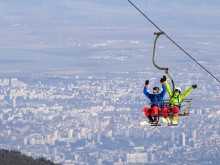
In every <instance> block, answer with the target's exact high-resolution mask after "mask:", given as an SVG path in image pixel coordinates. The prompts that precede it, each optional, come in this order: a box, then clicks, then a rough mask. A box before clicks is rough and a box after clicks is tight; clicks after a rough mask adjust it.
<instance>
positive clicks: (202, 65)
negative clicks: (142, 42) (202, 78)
mask: <svg viewBox="0 0 220 165" xmlns="http://www.w3.org/2000/svg"><path fill="white" fill-rule="evenodd" d="M128 2H130V4H131V5H132V6H134V7H135V8H136V9H137V10H138V11H139V12H140V13H141V14H142V15H143V16H144V17H145V18H146V19H147V20H148V21H149V22H150V23H151V24H153V25H154V26H155V27H156V28H157V29H158V30H159V31H160V32H163V33H164V35H165V36H166V37H167V38H168V39H169V40H170V41H171V42H172V43H173V44H175V45H176V46H177V47H178V48H179V49H180V50H182V51H183V52H184V53H185V54H186V55H187V56H188V57H190V58H191V59H192V60H193V61H194V62H196V63H197V64H198V65H199V66H200V67H202V68H203V69H204V70H205V71H206V72H207V73H208V74H209V75H211V76H212V77H213V78H214V79H216V80H217V81H218V82H219V83H220V80H219V79H218V78H217V77H216V76H214V75H213V74H212V73H211V72H210V71H208V70H207V69H206V68H205V67H204V66H203V65H201V64H200V63H199V62H198V61H197V60H196V59H195V58H193V57H192V56H191V55H190V54H189V53H187V52H186V51H185V50H184V49H183V48H182V47H181V46H179V45H178V44H177V43H176V42H175V41H174V40H172V39H171V38H170V37H169V36H168V35H167V34H166V33H165V32H164V31H162V30H161V29H160V28H159V27H158V26H157V25H156V24H155V23H154V22H153V21H152V20H151V19H149V18H148V17H147V16H146V15H145V14H144V13H143V12H142V11H141V10H140V9H139V8H138V7H137V6H136V5H135V4H134V3H132V2H131V1H130V0H128Z"/></svg>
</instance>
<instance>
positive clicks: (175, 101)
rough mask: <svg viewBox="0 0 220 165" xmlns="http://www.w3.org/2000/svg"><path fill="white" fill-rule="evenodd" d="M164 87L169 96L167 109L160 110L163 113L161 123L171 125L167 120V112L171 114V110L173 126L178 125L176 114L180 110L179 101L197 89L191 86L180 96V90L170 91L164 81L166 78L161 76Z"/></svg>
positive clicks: (168, 119) (195, 86) (194, 85)
mask: <svg viewBox="0 0 220 165" xmlns="http://www.w3.org/2000/svg"><path fill="white" fill-rule="evenodd" d="M163 80H164V85H165V86H166V90H167V92H168V94H169V96H170V101H169V102H170V105H169V107H164V108H162V113H163V117H164V118H163V119H162V121H163V122H165V123H168V125H171V124H172V122H171V120H170V118H169V114H168V113H169V112H172V110H173V125H178V112H179V109H180V104H181V101H182V100H183V99H184V98H185V97H187V96H188V95H189V94H190V93H191V91H192V90H194V89H196V88H197V85H196V84H193V85H192V87H190V88H189V89H188V90H186V91H185V92H184V93H182V94H181V88H176V89H175V90H174V91H173V92H172V91H171V89H170V86H169V84H168V82H167V81H166V76H163Z"/></svg>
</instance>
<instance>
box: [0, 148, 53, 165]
mask: <svg viewBox="0 0 220 165" xmlns="http://www.w3.org/2000/svg"><path fill="white" fill-rule="evenodd" d="M0 164H1V165H56V164H55V163H53V162H51V161H49V160H46V159H44V158H38V159H34V158H32V157H29V156H26V155H24V154H22V153H21V152H18V151H9V150H5V149H0Z"/></svg>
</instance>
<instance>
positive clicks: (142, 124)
mask: <svg viewBox="0 0 220 165" xmlns="http://www.w3.org/2000/svg"><path fill="white" fill-rule="evenodd" d="M163 123H165V124H159V123H157V124H151V123H149V122H147V121H145V120H144V121H141V122H140V126H178V124H168V123H167V122H164V121H163Z"/></svg>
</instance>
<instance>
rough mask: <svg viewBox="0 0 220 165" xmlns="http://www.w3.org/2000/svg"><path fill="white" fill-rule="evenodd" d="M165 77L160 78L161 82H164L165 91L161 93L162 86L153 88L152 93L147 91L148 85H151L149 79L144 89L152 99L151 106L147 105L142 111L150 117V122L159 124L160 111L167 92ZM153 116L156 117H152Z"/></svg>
mask: <svg viewBox="0 0 220 165" xmlns="http://www.w3.org/2000/svg"><path fill="white" fill-rule="evenodd" d="M164 81H165V80H164V78H161V79H160V82H161V84H162V88H163V91H162V92H161V93H160V88H159V87H157V86H155V87H154V88H153V94H150V93H149V92H148V91H147V87H148V85H149V80H146V81H145V85H144V90H143V93H144V94H145V95H146V96H147V97H148V98H149V99H150V101H151V107H145V108H143V109H142V112H143V113H144V115H145V116H146V117H147V118H148V119H149V123H150V124H158V112H159V107H160V105H161V102H162V101H163V97H164V95H165V93H166V88H165V85H164ZM152 116H153V117H154V118H152Z"/></svg>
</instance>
